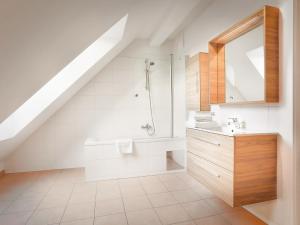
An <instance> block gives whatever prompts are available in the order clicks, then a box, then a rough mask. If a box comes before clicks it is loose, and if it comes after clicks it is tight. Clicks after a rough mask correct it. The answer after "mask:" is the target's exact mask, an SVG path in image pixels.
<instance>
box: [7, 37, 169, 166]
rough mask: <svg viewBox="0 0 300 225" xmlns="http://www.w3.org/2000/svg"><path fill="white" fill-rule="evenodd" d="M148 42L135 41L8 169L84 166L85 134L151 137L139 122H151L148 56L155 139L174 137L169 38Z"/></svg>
mask: <svg viewBox="0 0 300 225" xmlns="http://www.w3.org/2000/svg"><path fill="white" fill-rule="evenodd" d="M147 43H148V42H147V40H138V41H135V42H134V43H132V44H131V45H130V46H129V47H128V48H127V49H126V50H125V51H123V52H122V53H121V54H120V55H119V56H118V57H116V58H115V59H114V60H113V61H112V62H111V63H109V65H108V66H106V67H105V69H104V70H103V71H101V72H100V73H99V74H98V75H97V76H96V77H95V78H94V79H93V80H92V81H91V82H90V83H89V84H88V85H86V86H85V87H84V88H83V89H82V90H80V91H79V92H78V93H77V94H76V96H74V97H73V98H72V99H71V100H70V101H69V102H68V103H67V104H66V105H65V106H64V107H63V108H62V109H61V110H60V111H58V112H57V113H56V114H55V115H54V116H53V117H52V118H51V119H49V120H48V121H47V122H46V123H45V124H44V125H43V126H42V127H41V128H40V129H38V130H37V131H36V132H35V133H34V134H33V135H32V136H31V137H30V138H29V139H28V140H27V141H26V142H25V143H23V144H22V145H21V146H20V147H19V148H18V149H17V150H16V151H15V153H13V154H12V155H11V156H10V157H9V158H8V159H7V160H6V170H7V171H26V170H42V169H51V168H66V167H79V166H82V165H83V156H82V154H83V143H84V141H85V139H86V138H87V137H98V138H100V139H116V138H124V137H135V138H137V137H141V138H147V137H149V136H148V135H147V133H146V131H145V130H142V129H141V125H143V124H146V123H150V113H149V108H148V96H147V92H146V90H145V71H144V70H145V64H144V61H145V58H149V59H150V60H152V61H154V62H155V65H154V66H153V67H152V69H151V70H152V72H151V88H152V98H153V108H154V119H155V123H156V131H157V133H156V135H155V137H167V136H170V132H171V127H170V119H171V117H170V115H171V111H170V109H171V108H170V107H171V105H170V104H171V101H170V53H171V52H172V47H173V46H172V43H171V42H167V43H166V44H164V45H163V46H161V47H149V46H148V44H147ZM135 95H138V97H135ZM33 156H34V157H33Z"/></svg>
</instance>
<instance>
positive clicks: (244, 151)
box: [234, 135, 277, 206]
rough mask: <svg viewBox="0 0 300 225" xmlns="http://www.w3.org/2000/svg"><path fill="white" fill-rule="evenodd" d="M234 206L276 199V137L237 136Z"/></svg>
mask: <svg viewBox="0 0 300 225" xmlns="http://www.w3.org/2000/svg"><path fill="white" fill-rule="evenodd" d="M234 151H235V152H234V205H235V206H240V205H245V204H251V203H257V202H263V201H268V200H273V199H276V198H277V135H252V136H236V137H235V149H234Z"/></svg>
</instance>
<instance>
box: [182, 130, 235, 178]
mask: <svg viewBox="0 0 300 225" xmlns="http://www.w3.org/2000/svg"><path fill="white" fill-rule="evenodd" d="M229 141H231V140H229ZM220 143H222V140H221V142H219V139H217V138H216V140H214V142H211V141H208V140H205V139H202V138H198V137H195V136H188V137H187V149H188V151H189V152H191V153H193V154H195V155H197V156H200V157H202V158H204V159H207V160H208V161H211V162H213V163H214V164H216V165H218V166H221V167H223V168H225V169H227V170H229V171H231V172H233V161H234V158H233V157H234V156H233V152H234V151H233V148H231V149H230V148H225V147H224V146H223V145H222V144H220ZM226 145H229V144H228V143H226Z"/></svg>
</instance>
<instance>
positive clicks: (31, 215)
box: [25, 184, 53, 224]
mask: <svg viewBox="0 0 300 225" xmlns="http://www.w3.org/2000/svg"><path fill="white" fill-rule="evenodd" d="M52 186H53V184H52ZM51 188H52V187H50V188H49V190H48V191H47V193H46V194H45V195H44V196H43V198H42V199H41V201H40V202H39V204H38V205H37V207H36V208H35V210H33V211H32V213H31V214H30V216H29V217H28V219H27V220H26V223H25V224H28V222H29V221H30V219H31V218H32V217H33V215H34V213H35V212H37V211H38V210H39V209H38V208H39V207H40V205H41V204H42V201H43V200H44V199H45V198H46V196H47V194H48V193H49V192H50V190H51Z"/></svg>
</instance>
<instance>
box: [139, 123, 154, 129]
mask: <svg viewBox="0 0 300 225" xmlns="http://www.w3.org/2000/svg"><path fill="white" fill-rule="evenodd" d="M141 128H142V129H145V130H150V129H152V126H151V125H150V124H149V123H147V124H146V125H142V126H141Z"/></svg>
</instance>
